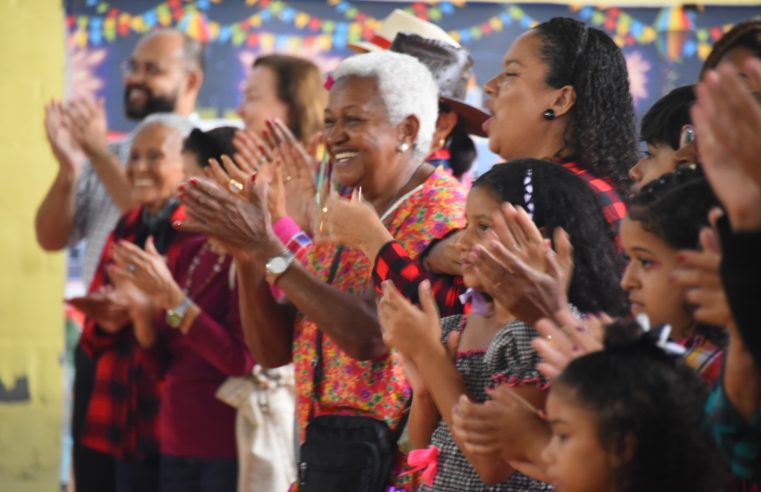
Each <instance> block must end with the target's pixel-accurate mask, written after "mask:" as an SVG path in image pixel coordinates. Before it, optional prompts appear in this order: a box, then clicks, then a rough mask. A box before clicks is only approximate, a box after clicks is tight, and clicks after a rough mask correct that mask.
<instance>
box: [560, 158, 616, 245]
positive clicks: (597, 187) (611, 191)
mask: <svg viewBox="0 0 761 492" xmlns="http://www.w3.org/2000/svg"><path fill="white" fill-rule="evenodd" d="M561 165H562V166H563V167H564V168H566V169H568V170H569V171H571V172H573V173H574V174H576V175H577V176H581V177H582V178H584V181H586V182H587V184H589V186H590V187H591V188H592V189H593V190H594V191H595V193H597V198H598V199H599V200H600V205H602V210H603V213H604V214H605V219H606V220H607V221H608V223H609V224H610V225H611V227H612V228H613V232H614V234H615V235H616V237H618V228H619V225H620V224H621V220H622V219H623V218H624V217H626V204H625V203H624V202H623V200H621V197H620V196H619V195H618V192H617V191H616V189H615V188H614V187H613V185H612V184H610V182H608V181H607V180H605V179H603V178H598V177H597V176H594V175H592V174H591V173H590V172H589V171H587V170H586V169H583V168H581V167H579V165H578V164H576V163H575V162H563V163H562V164H561Z"/></svg>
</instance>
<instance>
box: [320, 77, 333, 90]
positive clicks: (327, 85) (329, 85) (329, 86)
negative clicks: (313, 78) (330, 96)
mask: <svg viewBox="0 0 761 492" xmlns="http://www.w3.org/2000/svg"><path fill="white" fill-rule="evenodd" d="M335 83H336V81H335V80H333V76H332V75H328V77H327V78H326V79H325V85H324V86H323V87H325V90H327V91H329V90H330V89H332V88H333V84H335Z"/></svg>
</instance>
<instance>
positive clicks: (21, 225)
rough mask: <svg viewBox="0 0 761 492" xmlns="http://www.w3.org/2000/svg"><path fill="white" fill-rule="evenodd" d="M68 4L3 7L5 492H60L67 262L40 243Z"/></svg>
mask: <svg viewBox="0 0 761 492" xmlns="http://www.w3.org/2000/svg"><path fill="white" fill-rule="evenodd" d="M62 4H63V1H62V0H0V12H2V13H3V14H2V15H0V161H2V166H0V170H1V171H0V383H1V384H2V385H1V386H0V490H2V491H3V492H27V491H35V492H36V491H40V492H42V491H46V492H50V491H53V490H57V487H58V461H59V453H60V435H61V415H60V414H61V405H62V379H63V376H62V368H61V366H60V356H61V353H62V350H63V340H64V331H63V330H64V321H63V304H62V302H61V300H62V297H63V285H64V257H63V254H60V253H59V254H54V255H50V254H45V253H43V252H42V251H41V250H40V249H39V247H38V246H37V244H36V242H35V239H34V224H33V220H34V213H35V210H36V207H37V205H38V204H39V202H40V200H41V199H42V196H43V195H44V193H45V191H46V190H47V188H48V186H49V185H50V183H51V182H52V180H53V177H54V175H55V172H56V169H57V167H56V166H57V165H56V163H55V161H54V159H53V156H52V154H51V153H50V151H49V150H48V146H47V143H46V141H45V133H44V128H43V115H44V111H43V108H44V105H45V102H46V101H47V100H48V99H50V98H52V97H56V98H61V97H62V95H63V87H64V53H65V35H64V18H63V11H62V9H63V7H62Z"/></svg>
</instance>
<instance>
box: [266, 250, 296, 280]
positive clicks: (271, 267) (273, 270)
mask: <svg viewBox="0 0 761 492" xmlns="http://www.w3.org/2000/svg"><path fill="white" fill-rule="evenodd" d="M295 259H296V256H294V254H293V253H291V252H290V251H288V250H287V249H286V250H285V251H283V252H282V253H280V254H279V255H277V256H273V257H272V258H270V259H269V260H267V264H266V265H264V269H265V274H264V277H265V278H266V279H267V282H269V283H270V284H274V283H275V282H276V281H277V279H278V277H280V275H282V274H284V273H285V271H286V270H288V268H289V267H290V266H291V263H293V260H295Z"/></svg>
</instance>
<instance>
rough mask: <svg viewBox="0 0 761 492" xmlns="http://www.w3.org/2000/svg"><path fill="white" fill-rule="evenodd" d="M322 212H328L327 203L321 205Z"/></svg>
mask: <svg viewBox="0 0 761 492" xmlns="http://www.w3.org/2000/svg"><path fill="white" fill-rule="evenodd" d="M322 213H324V214H326V213H328V206H327V205H325V206H324V207H322Z"/></svg>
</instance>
